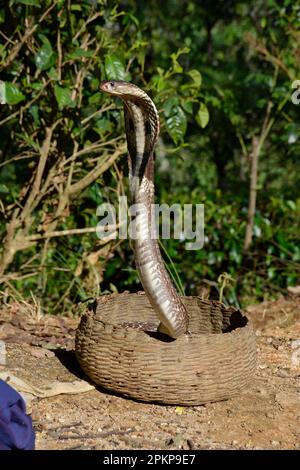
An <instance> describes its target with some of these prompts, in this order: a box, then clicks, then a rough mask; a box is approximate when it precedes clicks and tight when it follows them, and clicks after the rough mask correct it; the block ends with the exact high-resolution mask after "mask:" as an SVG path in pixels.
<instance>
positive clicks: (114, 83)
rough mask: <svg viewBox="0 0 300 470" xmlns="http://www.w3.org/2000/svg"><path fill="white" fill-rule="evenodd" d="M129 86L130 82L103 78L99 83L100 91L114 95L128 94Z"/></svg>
mask: <svg viewBox="0 0 300 470" xmlns="http://www.w3.org/2000/svg"><path fill="white" fill-rule="evenodd" d="M133 86H134V85H133ZM130 87H132V84H131V83H128V82H125V81H124V80H103V81H102V82H101V83H100V90H101V91H104V92H105V93H109V94H110V95H115V96H124V95H128V92H130Z"/></svg>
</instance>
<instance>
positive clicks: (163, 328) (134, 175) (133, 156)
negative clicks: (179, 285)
mask: <svg viewBox="0 0 300 470" xmlns="http://www.w3.org/2000/svg"><path fill="white" fill-rule="evenodd" d="M100 89H101V90H102V91H104V92H106V93H109V94H111V95H114V96H117V97H119V98H121V99H122V100H123V102H124V115H125V130H126V138H127V147H128V152H129V159H128V162H129V186H130V193H131V197H132V202H133V203H134V204H137V206H136V207H137V210H136V212H135V219H134V226H135V235H134V236H133V237H132V238H133V246H134V248H133V249H134V257H135V262H136V266H137V270H138V274H139V278H140V281H141V283H142V285H143V288H144V290H145V292H146V294H147V296H148V299H149V301H150V303H151V305H152V307H153V309H154V310H155V312H156V314H157V316H158V318H159V320H160V322H161V324H160V326H159V331H160V332H163V333H166V334H167V335H169V336H171V337H172V338H178V337H179V336H180V335H182V334H184V333H187V330H188V313H187V311H186V308H185V306H184V305H183V303H182V301H181V299H180V297H179V295H178V293H177V292H176V289H175V288H174V286H173V284H172V282H171V280H170V278H169V275H168V273H167V271H166V268H165V265H164V262H163V259H162V256H161V254H160V250H159V245H158V242H157V238H156V237H155V236H153V235H154V233H155V232H154V231H155V227H154V223H153V221H154V216H153V203H154V146H155V144H156V141H157V138H158V134H159V117H158V113H157V110H156V107H155V105H154V103H153V101H152V100H151V99H150V98H149V96H148V95H147V94H146V93H145V92H144V91H143V90H141V89H140V88H138V87H137V86H136V85H133V84H132V83H128V82H125V81H117V80H105V81H103V82H101V84H100Z"/></svg>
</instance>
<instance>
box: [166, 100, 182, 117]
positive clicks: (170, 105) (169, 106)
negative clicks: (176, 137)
mask: <svg viewBox="0 0 300 470" xmlns="http://www.w3.org/2000/svg"><path fill="white" fill-rule="evenodd" d="M178 103H179V99H178V97H177V96H172V97H171V98H169V99H168V100H166V101H165V102H164V114H165V116H166V117H169V116H170V115H171V114H174V108H177V106H178Z"/></svg>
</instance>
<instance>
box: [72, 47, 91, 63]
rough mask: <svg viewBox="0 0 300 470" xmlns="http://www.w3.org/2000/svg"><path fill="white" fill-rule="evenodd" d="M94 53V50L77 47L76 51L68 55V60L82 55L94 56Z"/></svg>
mask: <svg viewBox="0 0 300 470" xmlns="http://www.w3.org/2000/svg"><path fill="white" fill-rule="evenodd" d="M93 55H94V51H85V50H84V49H81V48H80V47H77V49H75V51H73V52H71V53H70V54H67V55H66V60H74V59H80V58H81V57H93Z"/></svg>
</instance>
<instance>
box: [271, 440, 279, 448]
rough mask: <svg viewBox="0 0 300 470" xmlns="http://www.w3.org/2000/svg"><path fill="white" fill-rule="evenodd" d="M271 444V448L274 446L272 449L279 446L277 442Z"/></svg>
mask: <svg viewBox="0 0 300 470" xmlns="http://www.w3.org/2000/svg"><path fill="white" fill-rule="evenodd" d="M271 444H272V446H274V447H277V446H279V442H278V441H272V442H271Z"/></svg>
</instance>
